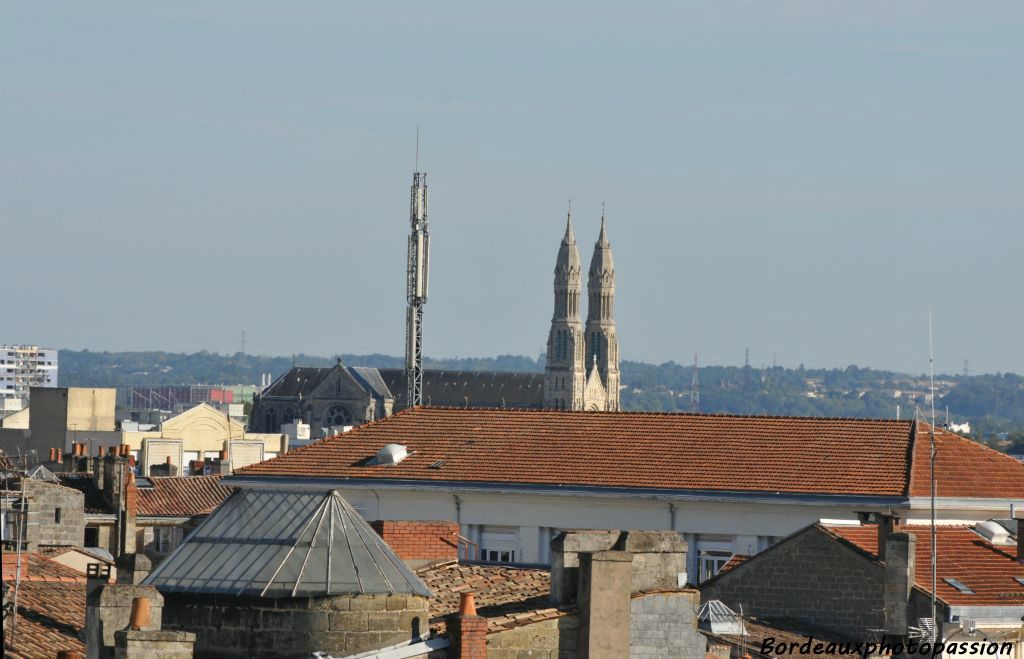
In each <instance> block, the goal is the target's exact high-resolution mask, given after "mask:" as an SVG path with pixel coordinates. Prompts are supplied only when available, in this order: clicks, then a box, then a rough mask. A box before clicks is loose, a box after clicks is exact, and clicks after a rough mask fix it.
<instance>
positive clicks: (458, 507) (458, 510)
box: [452, 492, 462, 529]
mask: <svg viewBox="0 0 1024 659" xmlns="http://www.w3.org/2000/svg"><path fill="white" fill-rule="evenodd" d="M452 498H453V499H455V523H456V524H458V525H459V528H460V529H461V528H462V499H460V498H459V495H458V494H455V493H454V492H452Z"/></svg>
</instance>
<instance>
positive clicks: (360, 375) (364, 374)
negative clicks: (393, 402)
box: [348, 366, 394, 398]
mask: <svg viewBox="0 0 1024 659" xmlns="http://www.w3.org/2000/svg"><path fill="white" fill-rule="evenodd" d="M348 371H349V373H351V374H352V376H353V377H355V379H356V380H357V381H358V382H359V383H360V384H361V385H363V388H364V389H366V390H367V391H370V392H372V393H373V395H374V396H377V397H378V398H394V395H393V394H392V393H391V390H390V389H388V385H387V384H385V382H384V378H382V377H381V376H380V369H377V368H371V367H369V366H353V367H351V368H349V369H348Z"/></svg>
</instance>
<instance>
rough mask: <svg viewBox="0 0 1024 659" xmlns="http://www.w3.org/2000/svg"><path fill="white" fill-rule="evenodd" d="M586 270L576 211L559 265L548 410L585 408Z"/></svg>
mask: <svg viewBox="0 0 1024 659" xmlns="http://www.w3.org/2000/svg"><path fill="white" fill-rule="evenodd" d="M582 295H583V268H582V265H581V262H580V251H579V249H578V248H577V247H576V236H574V235H573V232H572V210H570V211H569V214H568V217H567V218H566V221H565V237H564V238H562V245H561V247H559V248H558V260H557V261H556V262H555V313H554V315H553V316H552V317H551V331H550V332H549V333H548V360H547V365H546V366H545V368H544V407H545V408H547V409H555V410H581V409H583V386H584V384H585V379H584V371H583V354H584V350H585V346H584V342H583V323H582V321H581V320H580V297H582Z"/></svg>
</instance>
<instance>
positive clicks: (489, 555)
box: [480, 549, 516, 563]
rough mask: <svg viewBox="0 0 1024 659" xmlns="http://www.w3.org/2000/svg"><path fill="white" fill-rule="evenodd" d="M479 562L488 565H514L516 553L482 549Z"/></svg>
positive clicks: (506, 550) (507, 550) (505, 550)
mask: <svg viewBox="0 0 1024 659" xmlns="http://www.w3.org/2000/svg"><path fill="white" fill-rule="evenodd" d="M480 560H482V561H486V562H488V563H515V562H516V552H515V551H513V550H511V549H484V550H483V552H482V553H481V556H480Z"/></svg>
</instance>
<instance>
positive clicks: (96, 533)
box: [83, 526, 100, 547]
mask: <svg viewBox="0 0 1024 659" xmlns="http://www.w3.org/2000/svg"><path fill="white" fill-rule="evenodd" d="M83 544H84V546H86V547H99V546H100V530H99V529H98V528H96V527H95V526H87V527H85V542H84V543H83Z"/></svg>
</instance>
